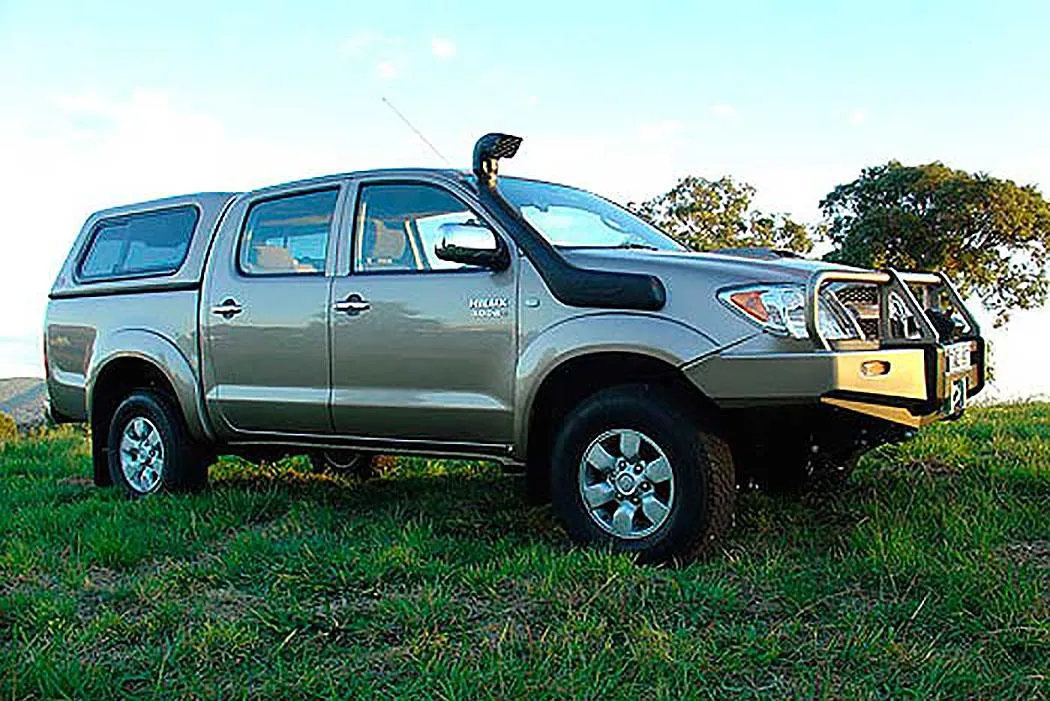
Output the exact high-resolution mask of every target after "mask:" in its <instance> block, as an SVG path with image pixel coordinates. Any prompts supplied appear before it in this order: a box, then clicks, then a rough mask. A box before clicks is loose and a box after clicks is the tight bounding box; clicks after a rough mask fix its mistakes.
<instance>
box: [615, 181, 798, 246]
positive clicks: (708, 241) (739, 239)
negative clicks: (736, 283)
mask: <svg viewBox="0 0 1050 701" xmlns="http://www.w3.org/2000/svg"><path fill="white" fill-rule="evenodd" d="M754 197H755V188H754V187H753V186H751V185H749V184H747V183H738V182H736V181H735V180H733V179H732V178H731V177H729V176H725V177H722V178H719V179H718V180H707V179H706V178H701V177H697V176H688V177H685V178H682V179H681V180H679V181H678V183H677V184H676V185H675V186H674V187H673V188H671V190H670V191H669V192H666V193H664V194H662V195H658V196H656V197H654V198H653V199H651V200H648V201H647V202H643V203H641V204H637V205H635V204H632V205H631V208H632V209H634V211H635V212H637V213H638V214H640V215H642V216H643V217H645V218H646V219H648V220H649V221H651V222H652V223H653V224H655V225H656V226H658V227H660V228H661V229H663V230H664V231H666V232H667V233H669V234H671V235H672V236H674V237H675V238H677V239H678V240H679V241H681V242H682V243H684V244H686V245H687V246H690V247H691V248H694V249H696V250H698V251H709V250H714V249H718V248H737V247H741V246H749V247H750V246H754V247H765V248H776V249H784V250H790V251H795V252H797V253H808V252H809V251H810V250H811V249H812V248H813V240H812V238H811V236H810V232H809V230H808V229H807V228H806V227H805V226H804V225H802V224H799V223H798V222H796V221H793V220H792V219H791V217H790V216H788V215H786V214H769V213H765V212H760V211H758V210H756V209H754V208H753V207H752V200H754Z"/></svg>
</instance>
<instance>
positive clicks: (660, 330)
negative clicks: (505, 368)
mask: <svg viewBox="0 0 1050 701" xmlns="http://www.w3.org/2000/svg"><path fill="white" fill-rule="evenodd" d="M717 347H718V345H717V343H716V342H715V341H714V340H713V339H712V338H710V337H709V336H707V335H705V334H703V333H701V332H700V331H698V330H697V329H694V328H692V327H690V326H687V325H686V324H683V323H680V322H676V321H672V320H670V319H667V318H664V317H659V316H655V315H652V316H651V315H644V314H626V313H600V314H589V315H584V316H579V317H574V318H572V319H570V320H568V321H564V322H562V323H560V324H557V325H555V326H552V327H551V328H549V329H547V330H546V331H544V332H543V333H542V334H540V335H539V336H537V337H536V338H534V339H532V340H530V342H529V343H528V345H527V346H526V348H525V349H524V351H523V352H522V354H521V357H520V360H519V362H518V373H517V389H516V392H515V396H516V401H515V403H516V405H517V411H516V412H515V414H516V420H515V432H514V436H515V439H514V454H515V455H517V456H519V457H526V456H528V455H529V452H530V449H529V444H530V443H531V440H530V435H531V434H532V433H533V431H534V429H535V427H536V423H535V417H536V410H537V406H539V407H540V408H541V409H542V408H543V407H542V404H541V405H537V400H540V401H543V399H544V394H543V393H544V392H550V391H551V387H552V386H553V385H555V384H559V383H560V382H561V380H563V379H567V380H569V384H570V385H571V386H578V385H579V383H580V381H581V380H587V381H588V382H590V381H591V380H592V378H591V377H589V376H588V373H587V372H582V373H581V372H575V373H574V372H573V371H574V370H576V371H586V370H589V371H590V373H591V374H593V372H595V371H596V368H599V367H600V368H601V369H603V370H605V371H606V372H607V373H608V377H609V379H610V382H609V383H606V384H605V385H599V386H594V387H593V389H594V390H597V389H600V388H601V387H602V386H609V385H610V384H620V383H623V382H635V381H638V380H640V379H641V380H644V379H647V378H649V379H651V378H654V377H659V378H661V379H663V380H665V381H670V382H671V383H672V384H674V385H677V386H679V387H680V389H682V390H683V391H687V392H688V393H689V394H691V395H692V396H693V397H694V398H695V399H697V400H698V401H701V402H705V403H706V402H707V401H709V400H707V398H706V397H705V396H704V395H703V393H702V392H701V391H700V390H699V389H698V388H697V387H696V386H695V385H694V384H693V383H691V382H690V381H689V380H688V378H686V377H685V375H684V373H683V372H682V371H681V370H680V368H681V366H683V365H684V364H686V363H688V362H689V361H691V360H694V359H695V358H697V357H700V356H702V355H705V354H708V353H711V352H713V351H714V350H716V349H717ZM580 398H582V397H580ZM712 406H713V405H712Z"/></svg>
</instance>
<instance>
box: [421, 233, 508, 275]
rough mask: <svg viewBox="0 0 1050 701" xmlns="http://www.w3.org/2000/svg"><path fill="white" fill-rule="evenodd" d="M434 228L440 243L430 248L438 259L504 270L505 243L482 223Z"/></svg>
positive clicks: (505, 257) (506, 264) (505, 266)
mask: <svg viewBox="0 0 1050 701" xmlns="http://www.w3.org/2000/svg"><path fill="white" fill-rule="evenodd" d="M438 231H439V232H440V233H441V235H442V237H441V243H440V244H439V245H438V246H437V247H436V248H435V249H434V254H435V255H437V257H438V258H440V259H441V260H447V261H448V262H450V263H460V264H462V265H474V266H477V267H480V268H489V269H490V270H506V269H507V268H508V267H509V266H510V253H509V252H508V251H507V246H506V244H504V243H503V239H501V238H500V237H498V236H496V234H494V233H492V230H491V229H489V228H488V227H486V226H482V225H481V224H476V223H466V224H442V225H441V226H439V227H438Z"/></svg>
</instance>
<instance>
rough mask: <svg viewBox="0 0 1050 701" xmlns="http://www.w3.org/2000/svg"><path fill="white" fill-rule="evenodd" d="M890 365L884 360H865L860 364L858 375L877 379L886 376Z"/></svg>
mask: <svg viewBox="0 0 1050 701" xmlns="http://www.w3.org/2000/svg"><path fill="white" fill-rule="evenodd" d="M889 372H890V364H889V363H888V362H886V361H885V360H865V361H864V362H863V363H861V364H860V374H861V375H864V377H878V376H879V375H888V374H889Z"/></svg>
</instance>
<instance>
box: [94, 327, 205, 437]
mask: <svg viewBox="0 0 1050 701" xmlns="http://www.w3.org/2000/svg"><path fill="white" fill-rule="evenodd" d="M120 359H135V360H144V361H146V362H148V363H150V364H152V365H153V366H154V367H156V368H157V369H158V370H159V371H160V372H161V373H162V374H163V375H164V377H165V378H167V380H168V382H169V384H171V386H172V388H173V389H174V390H175V399H176V401H177V402H178V404H179V408H180V409H181V410H182V415H183V416H184V417H185V418H186V426H187V428H188V429H189V432H190V435H191V436H192V437H193V438H195V439H197V440H205V441H207V440H211V439H212V437H213V433H212V430H211V426H210V425H209V424H208V421H207V418H206V417H207V414H206V413H205V408H204V404H203V401H202V399H201V395H200V392H199V391H198V387H199V385H198V383H197V375H196V373H195V372H194V368H193V365H192V364H191V363H190V360H189V359H188V358H187V357H186V356H185V355H184V354H183V352H182V351H181V350H180V349H179V347H178V346H177V345H176V344H175V343H174V342H173V341H172V340H171V339H169V338H167V337H165V336H163V335H161V334H158V333H156V332H154V331H149V330H146V329H118V330H116V331H113V332H112V333H109V334H106V335H105V336H103V337H100V338H99V339H98V340H97V342H96V345H95V350H94V352H93V353H92V356H91V361H90V363H89V365H88V371H87V382H86V390H87V397H86V402H87V412H88V416H91V409H92V402H93V397H94V389H95V382H96V381H97V380H98V378H99V376H100V375H101V373H102V371H103V370H104V369H105V368H106V366H107V365H109V363H111V362H113V361H115V360H120Z"/></svg>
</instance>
